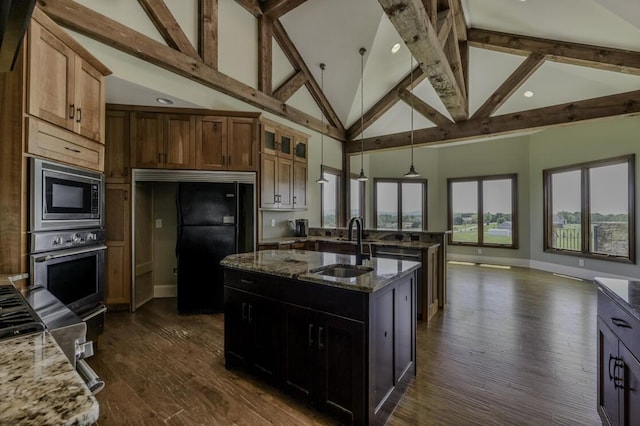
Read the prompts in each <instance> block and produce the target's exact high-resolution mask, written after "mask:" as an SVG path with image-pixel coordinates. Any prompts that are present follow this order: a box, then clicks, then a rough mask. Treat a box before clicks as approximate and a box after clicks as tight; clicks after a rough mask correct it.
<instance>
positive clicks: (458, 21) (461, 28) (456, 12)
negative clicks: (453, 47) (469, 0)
mask: <svg viewBox="0 0 640 426" xmlns="http://www.w3.org/2000/svg"><path fill="white" fill-rule="evenodd" d="M449 4H450V5H451V10H453V21H454V23H455V26H456V33H457V34H458V41H459V42H460V43H462V42H465V41H467V21H466V20H465V18H464V10H463V9H462V0H450V1H449Z"/></svg>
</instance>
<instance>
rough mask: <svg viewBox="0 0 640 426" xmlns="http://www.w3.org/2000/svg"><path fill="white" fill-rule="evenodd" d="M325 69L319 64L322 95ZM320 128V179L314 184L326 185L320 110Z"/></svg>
mask: <svg viewBox="0 0 640 426" xmlns="http://www.w3.org/2000/svg"><path fill="white" fill-rule="evenodd" d="M325 68H326V65H325V64H320V91H321V92H322V93H324V69H325ZM320 127H321V128H322V131H321V132H320V177H319V178H318V179H317V180H316V183H319V184H320V185H322V184H325V183H328V182H329V181H328V180H327V179H326V178H325V177H324V172H323V170H322V167H323V165H322V164H323V163H324V114H323V113H322V110H321V111H320Z"/></svg>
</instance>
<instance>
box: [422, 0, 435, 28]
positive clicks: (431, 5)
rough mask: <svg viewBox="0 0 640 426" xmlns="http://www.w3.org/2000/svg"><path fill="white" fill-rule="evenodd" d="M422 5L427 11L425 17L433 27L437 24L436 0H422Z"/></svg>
mask: <svg viewBox="0 0 640 426" xmlns="http://www.w3.org/2000/svg"><path fill="white" fill-rule="evenodd" d="M422 5H423V6H424V9H425V10H426V11H427V16H428V17H429V19H430V20H431V25H433V26H434V27H435V26H436V25H437V24H438V0H422Z"/></svg>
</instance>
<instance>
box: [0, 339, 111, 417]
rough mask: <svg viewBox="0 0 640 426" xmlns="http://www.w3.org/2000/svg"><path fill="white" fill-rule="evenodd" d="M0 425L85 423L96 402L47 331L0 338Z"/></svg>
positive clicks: (94, 411)
mask: <svg viewBox="0 0 640 426" xmlns="http://www.w3.org/2000/svg"><path fill="white" fill-rule="evenodd" d="M0 354H2V355H1V358H0V424H2V425H5V424H6V425H65V424H69V425H71V424H73V425H90V424H92V423H95V422H96V421H97V420H98V415H99V406H98V401H97V400H96V399H95V397H94V396H93V395H92V394H91V392H90V391H89V388H87V386H86V385H85V383H84V382H83V381H82V379H81V378H80V376H79V375H78V373H77V372H76V371H75V369H74V368H73V366H72V365H71V363H70V362H69V361H68V359H67V357H66V356H65V355H64V353H63V352H62V350H61V349H60V347H59V346H58V344H57V343H56V342H55V340H53V338H52V337H51V335H50V334H49V332H46V331H45V332H42V333H34V334H28V335H24V336H18V337H14V338H11V339H6V340H2V341H0Z"/></svg>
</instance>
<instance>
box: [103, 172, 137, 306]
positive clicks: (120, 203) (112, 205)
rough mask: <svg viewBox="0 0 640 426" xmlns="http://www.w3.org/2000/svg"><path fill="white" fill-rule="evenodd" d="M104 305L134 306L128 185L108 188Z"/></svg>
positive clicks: (109, 185)
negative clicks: (132, 303)
mask: <svg viewBox="0 0 640 426" xmlns="http://www.w3.org/2000/svg"><path fill="white" fill-rule="evenodd" d="M105 233H106V237H105V238H106V242H105V245H106V246H107V254H106V258H105V281H106V284H105V287H106V288H105V304H106V305H107V306H108V307H109V308H110V309H129V307H130V304H131V199H130V190H129V184H107V185H106V186H105Z"/></svg>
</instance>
